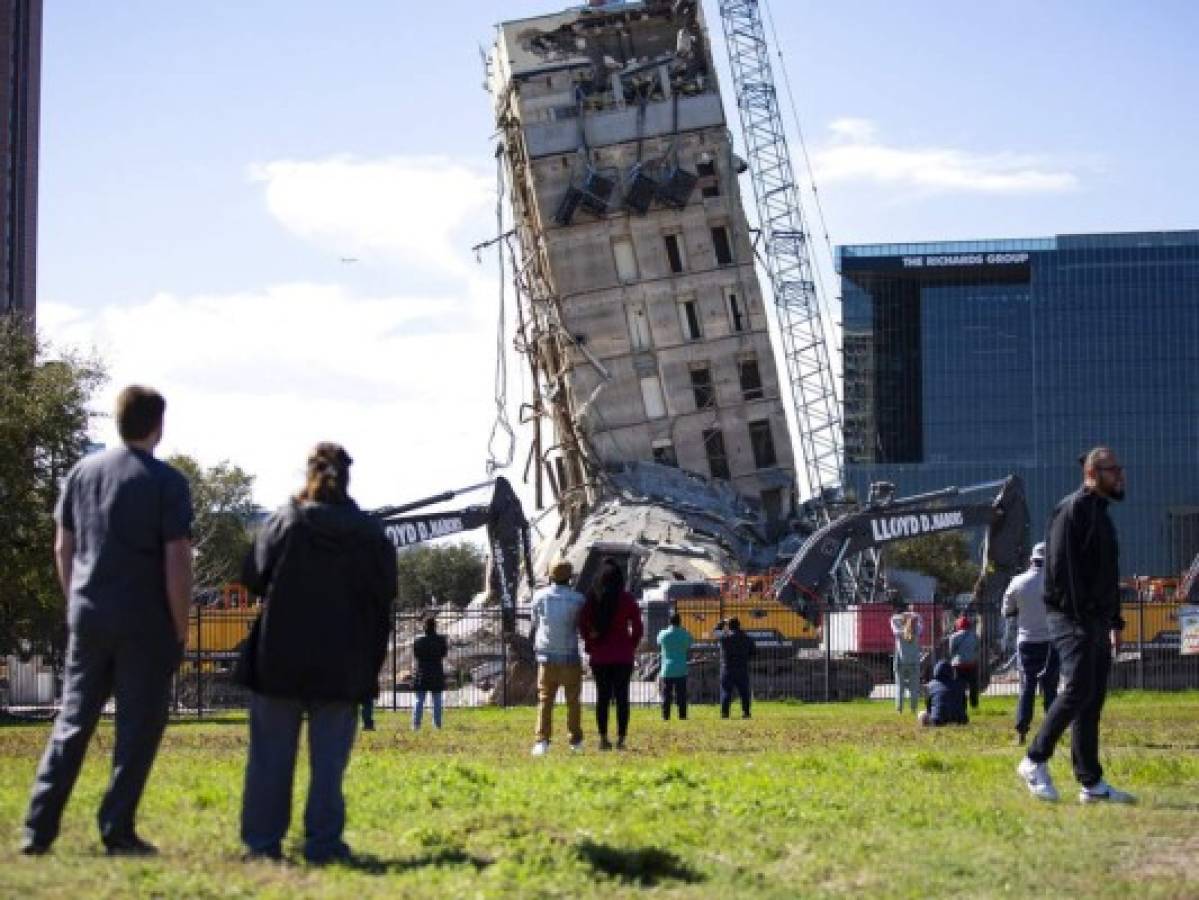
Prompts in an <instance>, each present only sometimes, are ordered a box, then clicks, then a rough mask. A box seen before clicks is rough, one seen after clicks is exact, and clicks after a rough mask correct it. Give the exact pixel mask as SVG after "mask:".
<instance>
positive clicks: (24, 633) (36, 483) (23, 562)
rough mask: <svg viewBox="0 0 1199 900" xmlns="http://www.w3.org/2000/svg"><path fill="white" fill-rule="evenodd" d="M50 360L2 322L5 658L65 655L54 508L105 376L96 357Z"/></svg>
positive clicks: (0, 591) (0, 601)
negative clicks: (27, 654)
mask: <svg viewBox="0 0 1199 900" xmlns="http://www.w3.org/2000/svg"><path fill="white" fill-rule="evenodd" d="M48 354H49V351H48V348H47V347H46V345H45V344H44V343H43V342H41V341H40V340H39V339H38V337H37V336H35V335H33V334H31V333H30V332H29V330H28V329H27V328H25V327H24V324H23V323H22V322H21V321H19V320H17V319H13V318H7V317H2V316H0V654H3V653H7V652H11V651H13V650H19V651H23V650H32V651H36V652H47V651H53V650H55V649H61V642H62V639H63V636H64V634H65V630H64V627H63V626H64V623H65V615H64V605H65V600H64V597H63V595H62V590H61V588H60V587H59V584H58V577H57V575H56V574H55V571H54V519H53V512H54V503H55V501H56V500H57V498H58V492H59V485H60V482H61V481H62V478H63V477H64V476H65V475H66V474H67V472H68V471H69V470H70V468H71V467H72V466H73V465H75V463H77V462H78V461H79V460H80V459H81V458H82V457H83V455H84V453H85V452H86V450H87V446H88V439H87V432H88V426H89V424H90V423H91V418H92V416H93V413H92V412H90V411H89V409H88V405H89V403H90V402H91V399H92V396H93V395H94V394H95V392H96V390H97V389H98V388H99V387H100V385H101V384H103V383H104V380H105V375H104V367H103V365H102V364H101V362H100V361H99V360H98V359H95V358H90V357H83V356H80V355H77V354H74V353H64V354H60V355H59V356H58V358H55V359H48V358H47V357H48Z"/></svg>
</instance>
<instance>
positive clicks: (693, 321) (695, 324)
mask: <svg viewBox="0 0 1199 900" xmlns="http://www.w3.org/2000/svg"><path fill="white" fill-rule="evenodd" d="M679 324H680V325H682V327H683V340H685V341H698V340H699V339H700V338H702V337H703V332H702V331H700V328H699V310H698V309H696V307H695V301H694V300H684V301H683V302H682V303H680V304H679Z"/></svg>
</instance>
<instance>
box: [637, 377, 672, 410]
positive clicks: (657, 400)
mask: <svg viewBox="0 0 1199 900" xmlns="http://www.w3.org/2000/svg"><path fill="white" fill-rule="evenodd" d="M641 399H642V400H643V401H644V402H645V417H646V418H647V419H661V418H664V417H665V416H666V398H665V397H664V396H663V395H662V380H661V379H660V378H658V376H657V375H647V376H645V377H644V378H642V379H641Z"/></svg>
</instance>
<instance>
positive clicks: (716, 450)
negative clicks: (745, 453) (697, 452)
mask: <svg viewBox="0 0 1199 900" xmlns="http://www.w3.org/2000/svg"><path fill="white" fill-rule="evenodd" d="M704 452H706V453H707V454H708V472H709V473H710V474H711V476H712V477H713V478H723V479H724V480H725V481H728V480H729V479H730V478H732V477H733V476H732V474H731V473H730V472H729V457H728V454H727V453H725V452H724V434H723V433H722V432H721V431H720V429H719V428H708V429H705V431H704Z"/></svg>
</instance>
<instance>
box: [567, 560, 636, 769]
mask: <svg viewBox="0 0 1199 900" xmlns="http://www.w3.org/2000/svg"><path fill="white" fill-rule="evenodd" d="M579 630H580V631H582V632H583V644H584V646H585V647H586V649H587V655H588V658H589V659H590V662H591V672H592V674H593V675H594V676H595V694H596V696H595V724H596V728H597V729H598V730H599V736H600V749H601V750H611V749H612V743H611V741H609V740H608V707H609V706H610V705H611V703H612V701H613V700H615V701H616V747H617V749H624V745H625V739H626V738H627V737H628V733H629V681H630V679H632V677H633V654H634V653H635V652H636V650H637V645H638V644H639V643H640V642H641V635H642V632H643V631H644V627H643V626H642V624H641V610H640V609H638V608H637V601H636V600H634V599H633V595H632V594H630V593H629V592H628V591H626V590H625V588H624V573H623V572H622V571H621V569H620V566H619V565H618V564H617V562H616V560H614V559H612V558H611V557H609V558H607V559H605V560H604V561H603V563H602V564H601V566H600V573H599V578H598V579H597V584H596V585H595V586H593V587H592V588H591V590H589V591H588V592H587V602H586V603H584V604H583V610H582V612H581V613H580V615H579Z"/></svg>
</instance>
